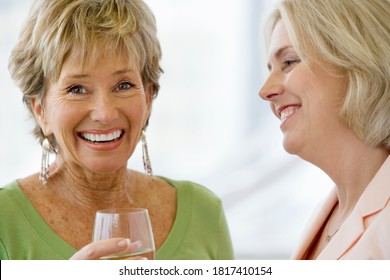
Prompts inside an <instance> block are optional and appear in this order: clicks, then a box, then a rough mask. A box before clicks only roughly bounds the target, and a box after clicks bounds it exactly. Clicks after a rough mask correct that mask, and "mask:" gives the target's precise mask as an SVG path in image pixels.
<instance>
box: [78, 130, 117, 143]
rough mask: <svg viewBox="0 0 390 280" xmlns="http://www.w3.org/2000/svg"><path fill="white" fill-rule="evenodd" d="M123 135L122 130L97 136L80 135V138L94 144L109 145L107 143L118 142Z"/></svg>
mask: <svg viewBox="0 0 390 280" xmlns="http://www.w3.org/2000/svg"><path fill="white" fill-rule="evenodd" d="M122 134H123V131H122V130H117V131H114V132H112V133H107V134H96V133H80V134H79V135H80V137H81V138H83V139H84V140H87V141H89V142H93V143H107V142H114V141H117V140H118V139H119V138H121V136H122Z"/></svg>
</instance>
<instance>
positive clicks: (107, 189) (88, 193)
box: [47, 157, 134, 211]
mask: <svg viewBox="0 0 390 280" xmlns="http://www.w3.org/2000/svg"><path fill="white" fill-rule="evenodd" d="M50 172H51V173H50V178H49V181H48V184H47V187H48V188H50V187H51V188H52V190H53V191H54V192H56V194H57V195H58V196H60V197H61V198H62V199H64V200H65V201H68V202H70V203H77V204H80V205H82V206H83V207H84V208H86V209H90V210H93V211H95V210H97V209H104V208H112V207H124V206H128V205H130V204H131V202H132V198H131V197H130V195H129V194H130V189H131V187H132V185H134V182H133V183H132V179H131V176H130V175H129V172H128V170H127V167H126V166H124V167H122V168H120V169H118V170H116V171H114V172H112V173H110V174H98V173H95V172H92V171H89V170H85V169H83V168H81V167H80V166H77V165H72V164H68V163H65V162H64V161H61V158H59V157H57V159H56V161H55V162H54V163H53V164H52V165H51V167H50Z"/></svg>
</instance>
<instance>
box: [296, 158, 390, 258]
mask: <svg viewBox="0 0 390 280" xmlns="http://www.w3.org/2000/svg"><path fill="white" fill-rule="evenodd" d="M389 201H390V156H389V157H388V158H387V159H386V161H385V162H384V163H383V165H382V166H381V167H380V169H379V170H378V172H377V174H376V175H375V176H374V178H373V179H372V181H371V182H370V183H369V184H368V186H367V188H366V189H365V190H364V192H363V194H362V196H361V197H360V199H359V200H358V202H357V204H356V206H355V208H354V209H353V210H352V212H351V214H350V215H349V217H348V218H347V219H346V220H345V222H344V223H343V225H342V226H341V227H340V229H339V231H338V232H337V233H336V234H335V235H334V236H333V238H332V239H331V240H330V242H329V243H328V245H327V246H326V247H325V248H324V250H323V251H322V252H321V253H320V255H319V256H318V258H317V259H319V260H320V259H322V260H336V259H361V260H364V259H387V260H389V259H390V203H389ZM336 203H337V192H336V188H334V189H333V190H332V191H331V193H330V195H329V197H328V198H327V199H326V200H325V202H324V204H323V205H321V206H320V207H319V208H318V212H317V213H316V214H315V215H314V216H313V218H312V220H311V221H310V223H309V226H308V227H307V228H306V230H305V231H304V233H303V238H302V240H301V243H300V245H299V246H298V247H297V249H296V251H295V252H294V253H293V255H292V257H291V258H292V259H298V260H299V259H306V256H307V252H308V250H309V249H310V245H311V243H312V242H313V241H314V240H315V237H316V235H317V234H318V233H319V231H320V230H321V227H322V226H323V224H324V223H325V221H326V218H327V217H328V216H329V214H330V212H331V211H332V209H333V207H334V206H335V205H336Z"/></svg>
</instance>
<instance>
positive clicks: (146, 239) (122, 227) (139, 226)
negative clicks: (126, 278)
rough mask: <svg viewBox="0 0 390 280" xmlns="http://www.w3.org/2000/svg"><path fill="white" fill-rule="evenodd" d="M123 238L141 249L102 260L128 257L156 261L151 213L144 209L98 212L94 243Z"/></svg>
mask: <svg viewBox="0 0 390 280" xmlns="http://www.w3.org/2000/svg"><path fill="white" fill-rule="evenodd" d="M115 237H122V238H128V239H130V241H131V243H133V242H137V241H138V242H140V247H139V248H138V249H137V250H135V251H131V252H119V253H115V254H111V255H108V256H105V257H102V258H101V259H110V260H114V259H115V260H120V259H124V258H128V257H137V256H139V257H146V258H147V259H149V260H153V259H155V247H154V238H153V231H152V225H151V223H150V218H149V213H148V210H147V209H144V208H116V209H105V210H99V211H97V212H96V216H95V224H94V227H93V237H92V241H98V240H103V239H109V238H115Z"/></svg>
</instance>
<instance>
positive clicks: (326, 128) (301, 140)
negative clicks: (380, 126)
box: [259, 20, 347, 160]
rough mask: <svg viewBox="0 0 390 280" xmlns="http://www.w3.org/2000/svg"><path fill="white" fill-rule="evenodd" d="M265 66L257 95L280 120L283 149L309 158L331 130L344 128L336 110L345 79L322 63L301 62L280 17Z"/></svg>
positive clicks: (342, 96)
mask: <svg viewBox="0 0 390 280" xmlns="http://www.w3.org/2000/svg"><path fill="white" fill-rule="evenodd" d="M268 68H269V70H270V74H269V76H268V77H267V79H266V80H265V82H264V84H263V85H262V87H261V89H260V92H259V95H260V97H261V98H263V99H264V100H266V101H269V102H270V104H271V109H272V111H273V112H274V114H275V115H276V116H277V117H278V118H279V119H280V120H281V124H280V128H281V130H282V132H283V135H284V139H283V146H284V148H285V150H286V151H287V152H289V153H292V154H296V155H298V156H301V157H303V158H306V159H308V160H309V159H310V157H311V156H312V153H315V152H316V151H318V150H317V148H318V147H319V146H321V145H322V144H323V143H325V142H326V141H328V140H330V137H333V136H334V133H338V132H339V131H341V129H342V130H345V128H346V126H345V124H344V123H343V122H342V121H341V119H340V117H339V113H338V110H339V108H340V104H341V102H342V100H343V98H344V96H345V93H346V88H347V79H346V78H345V76H343V75H340V74H338V75H336V74H335V73H336V71H335V69H334V68H332V67H331V66H329V65H325V63H322V64H321V63H320V62H319V61H318V63H317V62H316V63H308V64H305V63H303V62H301V58H300V57H299V56H298V54H297V52H296V50H295V49H294V47H293V46H292V43H291V41H290V38H289V36H288V33H287V30H286V28H285V25H284V23H283V21H282V20H280V21H279V22H278V23H277V24H276V26H275V28H274V30H273V33H272V36H271V42H270V46H269V56H268Z"/></svg>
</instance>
